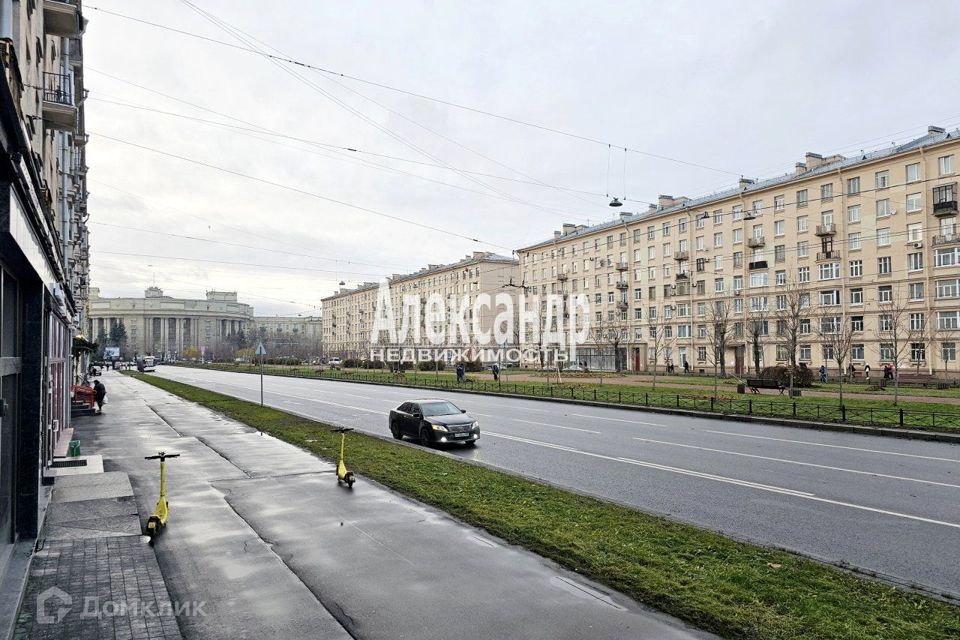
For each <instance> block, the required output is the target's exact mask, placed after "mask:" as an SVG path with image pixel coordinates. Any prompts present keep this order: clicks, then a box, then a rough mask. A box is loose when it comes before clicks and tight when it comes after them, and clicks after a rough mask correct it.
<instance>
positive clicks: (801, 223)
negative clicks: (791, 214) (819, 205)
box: [797, 216, 810, 233]
mask: <svg viewBox="0 0 960 640" xmlns="http://www.w3.org/2000/svg"><path fill="white" fill-rule="evenodd" d="M809 226H810V223H809V220H808V218H807V216H797V231H798V232H800V233H803V232H804V231H806V230H807V229H808V228H809Z"/></svg>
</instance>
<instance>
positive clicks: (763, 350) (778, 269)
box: [518, 127, 960, 373]
mask: <svg viewBox="0 0 960 640" xmlns="http://www.w3.org/2000/svg"><path fill="white" fill-rule="evenodd" d="M958 160H960V132H958V131H951V132H947V131H945V130H943V129H942V128H938V127H930V128H929V130H928V132H927V134H926V135H924V136H922V137H919V138H917V139H915V140H912V141H910V142H907V143H906V144H901V145H898V146H891V147H889V148H886V149H883V150H880V151H874V152H870V153H861V154H857V155H856V156H853V157H843V156H840V155H833V156H829V157H823V156H821V155H819V154H816V153H808V154H806V157H805V158H804V161H803V162H799V163H797V164H796V167H795V170H794V171H793V172H791V173H788V174H785V175H780V176H777V177H774V178H770V179H765V180H749V179H741V180H740V182H739V184H738V185H737V186H736V187H733V188H730V189H728V190H725V191H722V192H719V193H714V194H710V195H708V196H704V197H700V198H695V199H690V198H686V197H679V198H673V197H671V196H660V198H659V202H658V204H657V205H650V206H649V208H648V209H647V210H645V211H641V212H635V213H623V214H621V215H620V217H619V218H618V219H617V220H613V221H610V222H606V223H603V224H599V225H594V226H590V227H582V226H575V225H564V226H563V229H562V230H560V231H556V232H555V233H554V237H553V238H550V239H548V240H545V241H543V242H540V243H537V244H535V245H532V246H529V247H525V248H523V249H520V250H519V251H518V256H519V259H520V271H521V277H522V280H523V283H524V284H525V286H527V287H529V288H531V289H533V290H539V291H540V292H542V293H547V292H559V293H567V294H577V293H584V294H587V295H588V297H589V300H590V302H591V305H592V307H591V320H592V321H593V325H594V331H592V332H591V339H590V341H589V342H588V344H586V345H584V346H583V347H582V348H581V350H580V353H579V354H578V359H579V360H580V361H581V362H585V363H587V365H588V366H590V367H591V368H603V369H612V368H615V367H616V368H623V369H630V370H650V369H651V368H652V367H653V366H659V367H664V366H666V364H667V363H672V364H674V365H675V366H677V367H682V366H683V364H684V363H687V364H688V365H689V366H690V367H691V368H692V369H693V370H694V371H698V370H699V371H704V372H706V371H709V370H712V360H711V358H712V351H713V350H712V349H711V345H712V344H713V341H712V340H711V339H710V335H711V331H712V327H713V323H712V322H711V317H710V316H711V315H712V309H713V308H716V306H715V302H716V301H725V304H726V305H729V309H731V317H730V318H729V323H730V339H729V340H728V341H727V346H728V349H727V350H726V351H727V353H724V354H723V355H722V361H723V364H724V365H725V366H726V367H728V368H729V370H731V371H735V372H741V373H742V372H745V371H746V370H747V368H748V367H749V368H750V369H752V368H753V366H754V356H753V354H754V352H755V351H756V352H757V355H758V356H759V358H758V359H759V360H760V364H761V366H770V365H774V364H778V363H779V364H786V363H787V362H788V361H789V359H790V356H789V349H788V348H787V345H786V344H785V343H784V334H785V331H784V326H783V320H782V317H783V314H784V312H785V311H784V307H785V305H788V298H789V297H790V296H791V295H794V293H796V292H799V298H800V300H801V302H802V309H803V313H802V315H804V316H805V317H803V318H801V322H800V340H799V343H798V344H797V353H796V355H797V358H798V360H799V362H803V363H806V364H807V365H809V366H814V367H819V366H820V365H821V364H826V366H827V367H828V368H831V369H835V368H836V365H835V363H834V362H833V359H832V357H831V356H832V349H833V348H834V345H833V342H834V341H833V340H832V339H831V338H830V335H831V334H832V333H836V331H834V330H833V329H832V328H833V327H846V326H849V327H850V328H851V331H852V340H851V341H850V342H851V344H850V348H849V352H850V357H851V359H852V362H853V364H854V366H856V367H857V368H858V369H862V367H863V366H864V365H867V364H869V365H870V366H871V367H872V368H873V369H874V370H876V369H878V368H879V367H880V366H881V365H882V364H884V363H895V364H897V365H898V366H899V367H901V368H906V367H911V368H912V367H916V368H917V369H918V370H920V371H923V372H933V371H944V370H947V371H948V372H949V370H950V368H951V367H956V364H957V363H956V358H957V344H958V342H960V234H958V232H957V176H958V174H957V170H958V169H957V163H958ZM712 304H713V305H714V307H711V305H712ZM901 319H902V320H903V322H902V326H901V322H900V320H901ZM753 334H756V339H754V337H753ZM611 336H613V337H611ZM958 372H960V369H958Z"/></svg>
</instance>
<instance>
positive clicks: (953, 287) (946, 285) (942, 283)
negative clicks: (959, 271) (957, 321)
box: [937, 278, 960, 300]
mask: <svg viewBox="0 0 960 640" xmlns="http://www.w3.org/2000/svg"><path fill="white" fill-rule="evenodd" d="M958 296H960V279H957V278H953V279H950V280H937V299H938V300H939V299H942V298H956V297H958Z"/></svg>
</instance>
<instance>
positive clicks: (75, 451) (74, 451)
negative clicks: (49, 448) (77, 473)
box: [67, 440, 80, 458]
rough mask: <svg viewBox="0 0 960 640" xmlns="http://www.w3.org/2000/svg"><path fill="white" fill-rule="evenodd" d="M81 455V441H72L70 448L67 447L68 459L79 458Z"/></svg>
mask: <svg viewBox="0 0 960 640" xmlns="http://www.w3.org/2000/svg"><path fill="white" fill-rule="evenodd" d="M79 455H80V441H79V440H71V441H70V446H69V447H67V457H68V458H76V457H78V456H79Z"/></svg>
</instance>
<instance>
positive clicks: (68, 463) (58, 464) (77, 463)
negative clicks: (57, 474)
mask: <svg viewBox="0 0 960 640" xmlns="http://www.w3.org/2000/svg"><path fill="white" fill-rule="evenodd" d="M50 466H51V467H53V468H54V469H63V468H64V467H85V466H87V461H86V460H54V461H53V462H51V463H50Z"/></svg>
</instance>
